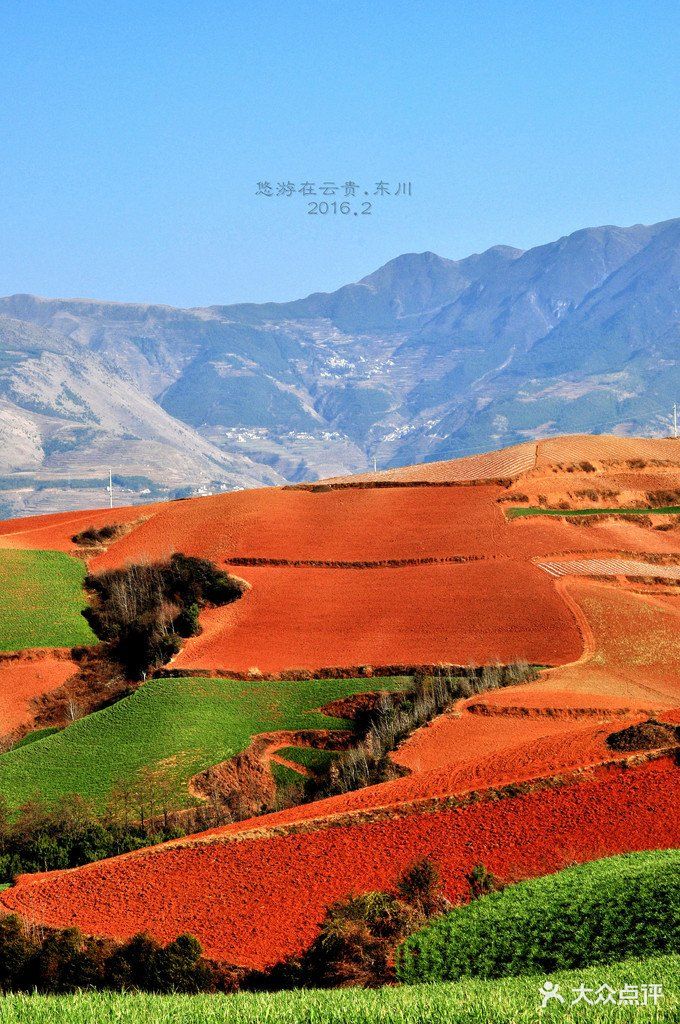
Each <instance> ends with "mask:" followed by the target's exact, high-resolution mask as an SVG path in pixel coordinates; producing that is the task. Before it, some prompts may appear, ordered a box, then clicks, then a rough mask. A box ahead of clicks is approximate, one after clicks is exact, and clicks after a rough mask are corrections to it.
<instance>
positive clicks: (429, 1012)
mask: <svg viewBox="0 0 680 1024" xmlns="http://www.w3.org/2000/svg"><path fill="white" fill-rule="evenodd" d="M545 980H546V976H537V977H531V978H527V977H525V978H506V979H504V980H502V981H479V980H476V979H475V980H468V981H465V982H458V983H455V984H447V983H443V984H437V985H408V986H403V987H401V988H400V987H396V988H395V987H392V988H383V989H377V990H373V991H371V990H365V989H351V988H350V989H336V990H332V991H315V990H307V991H305V990H299V991H297V992H277V993H274V994H271V995H267V994H257V995H252V994H249V993H238V994H237V995H233V996H227V995H208V996H183V995H176V996H153V995H143V994H128V995H125V994H118V993H109V992H105V993H82V994H81V993H79V994H77V995H67V996H36V995H8V996H4V998H2V999H0V1024H123V1022H125V1024H539V1022H540V1024H548V1022H550V1024H624V1022H632V1021H635V1024H675V1022H676V1021H677V1020H678V1018H679V1015H680V1003H679V1000H678V990H679V987H680V957H678V956H661V957H655V958H653V959H648V960H629V961H627V962H624V963H619V964H612V965H610V966H609V967H599V968H588V969H587V970H584V971H575V972H563V973H560V974H554V975H551V976H550V980H551V981H552V982H553V983H554V984H556V985H558V986H559V993H560V995H562V997H563V999H564V1003H560V1002H559V1001H557V1000H554V1001H552V1002H550V1003H548V1005H547V1006H546V1008H545V1010H541V1008H540V1007H541V996H540V989H541V986H542V985H543V983H544V982H545ZM653 985H660V986H662V988H661V991H660V992H657V1000H658V1001H657V1005H656V1006H654V1005H652V1001H653V998H654V997H652V1001H649V991H650V989H649V988H647V993H648V996H647V998H648V1004H647V1005H646V1006H645V1005H642V1000H643V999H644V993H645V986H653ZM580 986H582V987H583V989H584V990H585V996H584V997H582V998H581V999H580V1001H579V1003H578V1004H577V1005H573V1006H572V1005H571V1004H572V1002H573V1000H574V999H575V998H577V995H576V991H577V990H578V989H579V987H580ZM600 986H608V989H605V990H603V996H604V997H607V995H608V991H609V989H611V990H613V992H614V996H613V998H614V999H618V998H619V992H621V990H622V989H624V987H625V986H630V988H629V990H628V991H629V992H634V990H635V987H637V992H638V999H639V1003H640V1005H635V1004H632V1005H620V1006H619V1005H615V1004H612V1003H611V1002H608V1003H606V1004H605V1003H600V1004H599V1005H593V1003H594V1000H595V999H597V998H598V996H597V991H598V989H599V988H600ZM609 998H611V996H610V997H609ZM631 998H632V996H631ZM586 1000H589V1001H590V1002H586Z"/></svg>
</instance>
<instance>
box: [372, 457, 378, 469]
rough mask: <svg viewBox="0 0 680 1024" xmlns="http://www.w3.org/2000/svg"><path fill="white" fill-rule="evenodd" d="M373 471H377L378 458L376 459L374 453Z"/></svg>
mask: <svg viewBox="0 0 680 1024" xmlns="http://www.w3.org/2000/svg"><path fill="white" fill-rule="evenodd" d="M373 472H374V473H377V472H378V460H377V459H376V457H375V455H374V456H373Z"/></svg>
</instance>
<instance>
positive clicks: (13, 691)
mask: <svg viewBox="0 0 680 1024" xmlns="http://www.w3.org/2000/svg"><path fill="white" fill-rule="evenodd" d="M75 672H77V666H76V665H75V663H74V662H73V661H71V659H70V658H69V657H63V656H61V655H60V654H59V653H58V652H57V653H55V654H49V653H45V654H44V655H43V654H42V653H41V654H37V653H36V654H33V653H32V654H31V655H29V656H26V657H23V658H22V657H12V658H0V736H5V735H6V734H7V733H10V732H12V731H13V730H14V729H16V728H18V727H19V726H20V725H27V724H28V723H29V722H31V721H32V720H33V715H32V713H31V701H32V699H33V698H35V697H40V696H42V694H44V693H49V692H50V691H51V690H55V689H56V688H57V687H58V686H61V685H62V683H65V682H66V680H67V679H68V678H69V677H70V676H72V675H74V673H75Z"/></svg>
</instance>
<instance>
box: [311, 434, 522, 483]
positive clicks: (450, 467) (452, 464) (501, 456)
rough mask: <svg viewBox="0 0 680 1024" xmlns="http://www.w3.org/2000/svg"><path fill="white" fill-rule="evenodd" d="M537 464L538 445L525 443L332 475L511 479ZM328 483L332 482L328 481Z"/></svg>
mask: <svg viewBox="0 0 680 1024" xmlns="http://www.w3.org/2000/svg"><path fill="white" fill-rule="evenodd" d="M535 463H536V444H535V443H534V442H533V441H527V442H525V443H524V444H518V445H513V446H512V447H511V448H502V449H501V450H500V451H496V452H486V453H484V454H483V455H466V456H464V457H463V458H462V459H452V460H451V461H448V462H427V463H424V464H421V465H416V466H399V467H397V468H396V469H383V470H380V471H379V472H376V473H359V474H356V475H355V476H345V477H331V478H330V480H331V481H338V482H345V483H347V482H351V483H364V482H369V483H374V482H376V481H391V482H395V481H396V482H399V483H413V482H416V483H420V482H424V483H446V482H455V481H465V480H498V479H510V478H511V477H516V476H518V475H519V474H520V473H525V472H526V471H527V470H530V469H532V468H533V467H534V465H535ZM327 482H328V481H327Z"/></svg>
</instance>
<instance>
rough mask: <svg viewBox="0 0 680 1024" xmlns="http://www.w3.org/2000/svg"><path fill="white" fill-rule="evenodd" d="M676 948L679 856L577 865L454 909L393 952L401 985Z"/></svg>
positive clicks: (663, 853) (665, 853)
mask: <svg viewBox="0 0 680 1024" xmlns="http://www.w3.org/2000/svg"><path fill="white" fill-rule="evenodd" d="M677 949H680V850H655V851H652V852H650V853H630V854H624V855H621V856H618V857H607V858H605V859H603V860H597V861H592V862H591V863H589V864H580V865H578V866H577V867H572V868H566V869H565V870H564V871H559V872H557V873H556V874H554V875H546V876H545V877H543V878H534V879H531V880H530V881H528V882H519V883H518V884H517V885H511V886H508V888H507V889H504V890H502V891H500V892H494V893H490V894H489V895H487V896H483V897H482V898H481V899H478V900H473V901H472V902H471V903H469V904H467V905H466V906H463V907H458V908H456V909H455V910H452V911H451V912H450V913H448V914H445V915H443V916H442V917H439V918H437V919H436V920H434V921H432V923H431V924H429V925H426V927H425V928H423V929H421V930H420V931H419V932H416V933H415V934H414V935H412V936H410V938H408V939H407V940H406V942H405V943H404V944H403V945H402V946H401V948H400V950H399V951H398V962H397V973H398V976H399V978H400V979H401V980H402V981H407V982H423V981H457V980H458V979H460V978H462V977H465V976H477V977H482V978H496V977H502V976H506V975H514V974H533V973H538V972H541V971H544V972H545V971H551V970H559V969H565V970H566V969H573V968H578V967H583V966H585V965H586V964H588V965H590V964H598V963H600V964H605V963H611V962H616V961H618V960H624V959H626V958H627V957H630V956H633V955H641V956H644V955H648V956H650V955H653V954H659V953H666V952H671V951H675V950H677Z"/></svg>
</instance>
